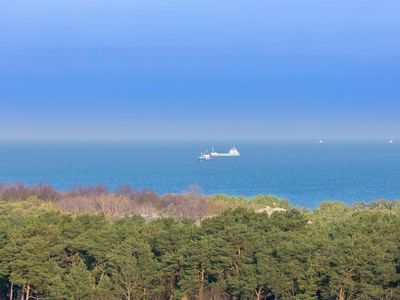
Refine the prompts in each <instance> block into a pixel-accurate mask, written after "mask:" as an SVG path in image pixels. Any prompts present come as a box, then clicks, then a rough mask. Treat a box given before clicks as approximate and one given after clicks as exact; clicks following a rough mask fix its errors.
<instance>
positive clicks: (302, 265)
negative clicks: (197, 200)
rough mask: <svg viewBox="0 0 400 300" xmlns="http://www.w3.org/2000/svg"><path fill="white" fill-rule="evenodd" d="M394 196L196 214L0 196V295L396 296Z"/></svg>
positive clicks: (398, 222) (398, 219)
mask: <svg viewBox="0 0 400 300" xmlns="http://www.w3.org/2000/svg"><path fill="white" fill-rule="evenodd" d="M252 201H254V202H263V203H269V204H271V205H272V204H273V201H275V199H274V198H269V197H258V198H257V197H255V198H254V199H253V200H252ZM399 207H400V206H399V205H398V203H397V202H387V201H379V202H376V203H373V204H371V205H355V206H353V207H349V206H346V205H344V204H342V203H337V202H332V203H323V204H321V206H320V207H319V208H318V209H316V210H315V212H313V213H311V212H308V211H300V210H295V209H291V210H290V209H289V206H287V208H288V209H289V210H288V211H286V212H276V213H274V214H272V215H271V216H268V214H266V213H256V212H254V211H253V210H252V209H247V208H243V206H239V208H237V209H235V210H228V211H225V212H223V213H221V214H220V215H218V216H215V217H213V218H209V219H206V220H204V221H203V222H202V223H201V224H196V223H194V222H192V221H185V220H174V219H171V218H161V219H158V220H154V221H145V220H144V219H142V218H140V217H126V218H121V219H119V220H116V221H115V220H114V222H111V221H109V220H107V219H106V218H105V217H104V216H102V215H96V214H94V215H79V216H72V215H69V214H65V213H60V212H57V211H55V210H54V208H52V207H51V206H46V204H43V203H41V202H37V201H36V202H35V201H28V202H27V201H25V202H18V201H13V202H9V203H0V299H10V293H11V291H12V293H13V297H12V299H27V298H28V295H29V297H30V298H29V299H36V298H42V299H82V300H83V299H104V300H112V299H268V300H269V299H299V300H300V299H301V300H307V299H309V300H311V299H315V300H318V299H328V300H334V299H346V300H349V299H385V300H395V299H400V210H399Z"/></svg>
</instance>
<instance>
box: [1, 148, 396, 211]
mask: <svg viewBox="0 0 400 300" xmlns="http://www.w3.org/2000/svg"><path fill="white" fill-rule="evenodd" d="M212 146H214V147H215V148H216V150H218V151H220V152H224V151H228V150H229V148H230V147H231V146H232V145H231V144H229V143H223V142H219V143H216V142H186V143H185V142H2V143H0V182H1V183H18V182H23V183H26V184H37V183H46V184H50V185H52V186H54V187H55V188H57V189H60V190H68V189H70V188H71V187H73V186H76V185H80V184H105V185H107V186H108V187H109V188H110V189H111V190H113V189H115V188H117V187H118V186H120V185H123V184H129V185H131V186H133V187H134V188H136V189H138V190H141V189H146V188H150V189H153V190H155V191H156V192H158V193H160V194H164V193H168V192H173V193H179V192H181V191H182V190H184V189H185V187H186V186H188V185H189V184H198V185H200V186H201V187H202V189H203V192H204V193H205V194H216V193H224V194H231V195H244V196H246V197H251V196H253V195H256V194H271V195H276V196H278V197H281V198H285V199H288V200H289V201H290V202H291V203H292V204H293V205H299V206H303V207H309V208H313V207H316V206H318V204H319V203H320V202H321V201H325V200H341V201H344V202H346V203H354V202H359V201H363V202H370V201H372V200H376V199H382V198H385V199H389V200H392V199H399V198H400V144H396V143H395V144H389V143H388V141H325V143H324V144H318V143H317V142H316V141H273V142H272V141H271V142H239V143H237V145H236V146H237V147H238V149H239V151H240V152H241V156H240V157H220V158H215V159H213V160H212V161H199V160H197V157H198V156H199V154H200V152H201V151H203V150H205V149H209V150H211V147H212Z"/></svg>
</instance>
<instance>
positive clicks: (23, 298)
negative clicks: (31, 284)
mask: <svg viewBox="0 0 400 300" xmlns="http://www.w3.org/2000/svg"><path fill="white" fill-rule="evenodd" d="M21 300H25V284H24V285H23V286H22V290H21Z"/></svg>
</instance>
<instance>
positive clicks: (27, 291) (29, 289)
mask: <svg viewBox="0 0 400 300" xmlns="http://www.w3.org/2000/svg"><path fill="white" fill-rule="evenodd" d="M30 292H31V287H30V286H29V285H28V286H27V287H26V298H25V300H29V297H30V295H29V294H30Z"/></svg>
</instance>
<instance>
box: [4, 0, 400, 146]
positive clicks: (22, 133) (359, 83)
mask: <svg viewBox="0 0 400 300" xmlns="http://www.w3.org/2000/svg"><path fill="white" fill-rule="evenodd" d="M399 15H400V2H399V1H397V0H379V1H376V0H246V1H244V0H240V1H239V0H219V1H215V0H214V1H211V0H190V1H187V0H141V1H136V0H134V1H132V0H120V1H118V0H113V1H111V0H109V1H105V0H68V1H66V0H58V1H54V0H36V1H21V0H13V1H8V0H4V1H0V139H221V138H224V139H232V140H235V139H276V138H284V139H286V138H287V139H291V138H392V137H393V138H395V137H399V136H400V117H399V116H400V38H399V37H400V18H399Z"/></svg>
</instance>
